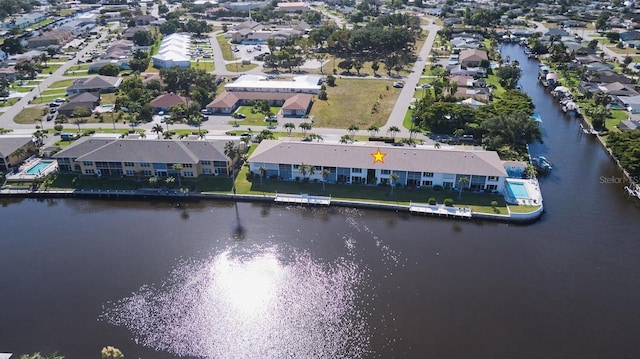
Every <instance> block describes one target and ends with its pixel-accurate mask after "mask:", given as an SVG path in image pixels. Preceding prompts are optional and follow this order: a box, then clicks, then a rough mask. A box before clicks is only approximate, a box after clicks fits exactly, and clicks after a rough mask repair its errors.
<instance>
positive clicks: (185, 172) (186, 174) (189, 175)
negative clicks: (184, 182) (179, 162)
mask: <svg viewBox="0 0 640 359" xmlns="http://www.w3.org/2000/svg"><path fill="white" fill-rule="evenodd" d="M184 176H185V177H193V172H191V171H184Z"/></svg>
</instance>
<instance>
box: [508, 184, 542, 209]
mask: <svg viewBox="0 0 640 359" xmlns="http://www.w3.org/2000/svg"><path fill="white" fill-rule="evenodd" d="M507 182H511V183H522V184H523V185H524V187H525V189H526V190H527V194H528V197H527V198H515V197H513V196H511V193H509V188H508V187H507V184H506V183H505V188H504V193H503V195H504V199H505V201H507V203H510V204H520V205H527V206H540V205H542V192H540V185H539V184H538V180H537V179H535V178H532V179H516V178H507Z"/></svg>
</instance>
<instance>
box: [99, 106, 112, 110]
mask: <svg viewBox="0 0 640 359" xmlns="http://www.w3.org/2000/svg"><path fill="white" fill-rule="evenodd" d="M100 107H102V108H103V109H105V110H111V109H113V105H102V106H100Z"/></svg>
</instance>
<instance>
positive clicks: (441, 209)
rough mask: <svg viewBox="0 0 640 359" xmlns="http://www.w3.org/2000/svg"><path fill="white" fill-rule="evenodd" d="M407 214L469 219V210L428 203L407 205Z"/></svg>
mask: <svg viewBox="0 0 640 359" xmlns="http://www.w3.org/2000/svg"><path fill="white" fill-rule="evenodd" d="M409 212H411V213H419V214H430V215H436V216H445V217H449V216H451V217H460V218H471V216H472V214H471V209H470V208H460V207H449V206H445V205H443V204H428V203H414V202H410V203H409Z"/></svg>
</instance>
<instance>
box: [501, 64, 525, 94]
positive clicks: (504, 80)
mask: <svg viewBox="0 0 640 359" xmlns="http://www.w3.org/2000/svg"><path fill="white" fill-rule="evenodd" d="M520 74H521V71H520V67H519V66H517V65H515V64H511V65H503V66H500V67H499V68H498V69H497V70H496V76H497V77H498V82H499V83H500V85H501V86H502V87H504V88H506V89H514V88H516V85H517V84H518V80H520Z"/></svg>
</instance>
